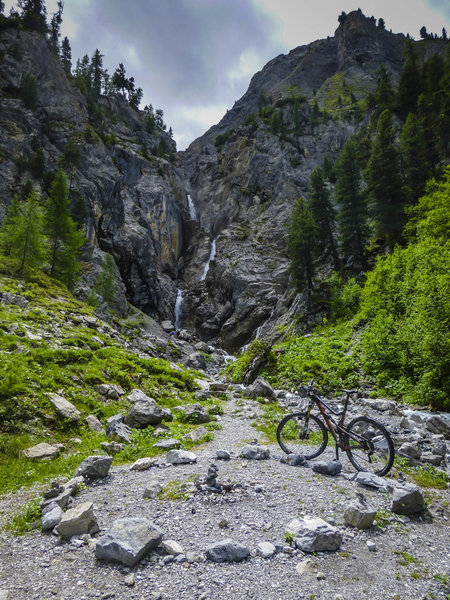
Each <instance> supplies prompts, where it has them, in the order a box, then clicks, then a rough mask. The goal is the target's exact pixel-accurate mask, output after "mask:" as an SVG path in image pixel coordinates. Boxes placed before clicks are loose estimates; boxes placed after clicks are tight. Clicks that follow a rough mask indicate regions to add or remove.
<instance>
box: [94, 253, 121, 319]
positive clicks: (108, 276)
mask: <svg viewBox="0 0 450 600" xmlns="http://www.w3.org/2000/svg"><path fill="white" fill-rule="evenodd" d="M115 280H116V274H115V269H114V259H113V257H112V256H111V254H106V256H105V258H104V260H103V264H102V269H101V271H100V273H99V274H98V277H97V281H96V284H95V288H96V290H97V291H98V293H99V294H100V296H101V297H102V298H103V300H104V301H105V302H106V303H107V305H108V306H110V307H111V306H112V305H113V303H114V299H115V297H116V286H115Z"/></svg>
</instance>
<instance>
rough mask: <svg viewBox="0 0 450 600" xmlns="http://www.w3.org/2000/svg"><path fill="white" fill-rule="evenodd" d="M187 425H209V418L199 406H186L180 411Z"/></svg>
mask: <svg viewBox="0 0 450 600" xmlns="http://www.w3.org/2000/svg"><path fill="white" fill-rule="evenodd" d="M181 410H182V411H183V413H184V418H185V420H186V421H188V423H209V421H211V417H210V416H209V415H208V413H207V412H206V410H205V409H204V408H203V406H201V405H200V404H187V405H186V406H183V407H182V409H181Z"/></svg>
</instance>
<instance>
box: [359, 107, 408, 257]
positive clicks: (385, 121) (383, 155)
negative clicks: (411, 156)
mask: <svg viewBox="0 0 450 600" xmlns="http://www.w3.org/2000/svg"><path fill="white" fill-rule="evenodd" d="M366 180H367V184H368V187H369V201H370V204H371V209H372V214H373V217H374V221H375V225H376V235H377V237H378V239H380V240H382V241H384V243H385V244H386V246H387V248H388V249H393V247H394V245H395V244H396V243H397V242H399V241H400V238H401V231H402V228H403V225H404V210H403V206H404V202H403V197H402V185H401V179H400V157H399V152H398V150H397V147H396V134H395V130H394V125H393V120H392V115H391V113H390V112H389V111H388V110H385V111H383V112H382V113H381V115H380V118H379V119H378V123H377V133H376V137H375V139H374V141H373V143H372V150H371V154H370V158H369V161H368V164H367V167H366Z"/></svg>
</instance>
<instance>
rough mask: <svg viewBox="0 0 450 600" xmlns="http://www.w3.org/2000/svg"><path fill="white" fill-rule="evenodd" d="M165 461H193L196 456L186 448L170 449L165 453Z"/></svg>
mask: <svg viewBox="0 0 450 600" xmlns="http://www.w3.org/2000/svg"><path fill="white" fill-rule="evenodd" d="M166 461H167V462H168V463H170V464H172V465H182V464H188V463H195V462H197V456H196V455H195V454H194V453H193V452H189V451H188V450H170V451H169V452H168V453H167V455H166Z"/></svg>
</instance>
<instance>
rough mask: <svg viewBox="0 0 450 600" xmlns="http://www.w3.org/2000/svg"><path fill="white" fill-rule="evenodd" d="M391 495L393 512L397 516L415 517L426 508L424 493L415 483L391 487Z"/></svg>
mask: <svg viewBox="0 0 450 600" xmlns="http://www.w3.org/2000/svg"><path fill="white" fill-rule="evenodd" d="M389 493H390V494H391V500H392V505H391V511H392V512H393V513H395V514H397V515H413V514H415V513H420V512H422V511H423V510H424V508H425V498H424V496H423V492H422V490H421V489H420V488H419V487H418V486H417V485H414V484H413V483H403V484H402V485H401V486H395V487H394V486H389Z"/></svg>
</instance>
